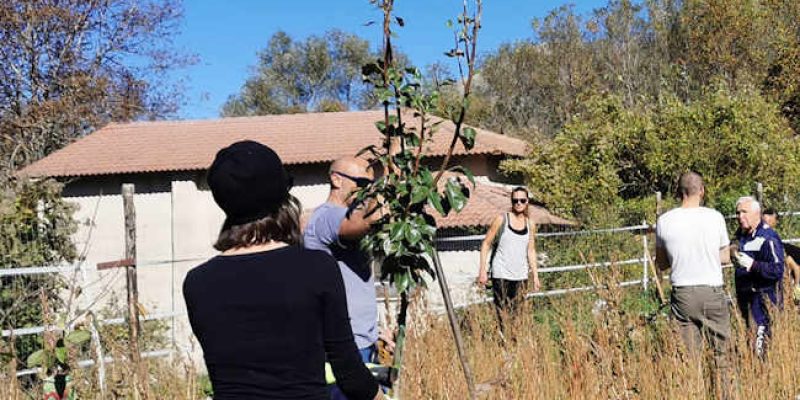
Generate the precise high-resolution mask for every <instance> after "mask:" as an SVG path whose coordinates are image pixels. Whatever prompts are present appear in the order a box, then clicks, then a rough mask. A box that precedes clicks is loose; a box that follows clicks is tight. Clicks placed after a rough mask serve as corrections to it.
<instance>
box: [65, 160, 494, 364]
mask: <svg viewBox="0 0 800 400" xmlns="http://www.w3.org/2000/svg"><path fill="white" fill-rule="evenodd" d="M300 181H301V182H305V183H307V184H304V185H298V186H296V187H294V188H293V189H292V194H293V195H295V197H297V198H298V199H299V200H300V201H301V204H302V206H303V208H304V209H306V210H311V209H313V208H315V207H317V206H319V205H320V204H322V203H323V202H324V201H325V199H326V198H327V195H328V185H327V184H325V183H315V182H314V179H312V177H302V176H301V179H300ZM317 181H318V176H317ZM123 182H133V183H134V184H135V185H136V194H135V195H134V205H135V208H136V230H137V252H136V257H137V262H138V269H137V271H138V288H139V299H140V302H141V303H142V305H143V306H144V308H145V310H146V311H147V312H148V313H149V314H151V315H152V314H162V313H172V312H175V313H181V314H183V313H185V304H184V301H183V293H182V290H181V289H182V283H183V279H184V277H185V276H186V273H187V272H188V271H189V270H190V269H192V268H194V267H195V266H197V265H198V264H200V263H202V262H203V261H204V260H206V259H208V258H210V257H212V256H213V255H214V254H216V251H215V250H214V249H213V248H212V244H213V242H214V240H215V239H216V236H217V234H218V232H219V229H220V227H221V225H222V222H223V219H224V215H223V213H222V211H221V210H219V208H218V207H217V206H216V204H215V203H214V201H213V198H212V196H211V193H210V191H208V190H207V188H204V187H203V186H202V185H203V184H202V180H201V179H199V177H198V176H192V175H179V176H177V177H175V176H172V177H171V176H169V175H167V174H164V175H159V176H157V177H152V176H151V177H148V178H146V179H144V178H137V177H136V176H134V177H130V178H125V177H121V178H114V179H105V180H102V179H98V180H91V179H87V180H84V181H83V182H78V183H77V184H73V187H72V189H71V190H67V191H65V197H67V199H68V200H69V201H71V202H73V203H75V204H77V205H78V207H79V208H78V210H77V212H76V215H75V216H76V219H78V220H79V221H81V222H82V224H81V226H80V229H79V231H78V232H77V233H76V234H75V241H76V243H77V244H78V248H79V250H81V251H82V253H83V255H84V266H85V267H87V268H85V269H84V271H85V273H84V275H83V276H82V281H81V286H82V287H83V289H84V295H83V296H82V299H83V305H84V306H87V305H89V304H90V303H92V302H95V301H96V300H97V298H98V297H99V298H101V301H99V302H96V304H94V306H93V307H94V308H95V309H96V310H99V309H101V308H103V307H106V306H107V305H108V302H109V301H110V300H111V299H112V298H113V297H114V296H115V295H116V298H117V305H118V306H120V307H124V305H125V273H124V270H123V269H116V270H107V271H102V272H98V271H96V268H95V266H96V264H97V263H100V262H106V261H114V260H119V259H122V258H123V256H124V217H123V206H122V196H121V195H120V194H119V191H120V189H119V188H120V186H121V184H122V183H123ZM296 182H297V179H296ZM101 193H106V194H101ZM87 221H93V223H87ZM440 257H441V260H442V263H443V266H444V268H445V273H446V275H447V280H448V283H449V286H450V288H451V292H452V295H453V300H454V302H455V303H456V304H461V303H464V302H465V301H467V299H468V298H469V297H470V296H474V292H473V285H472V283H473V282H474V280H475V276H476V274H477V267H478V257H479V252H477V251H471V252H443V253H441V254H440ZM209 295H210V296H213V295H214V294H213V293H209ZM428 298H429V301H430V306H431V307H432V308H433V309H434V310H436V309H441V308H442V300H441V294H440V290H439V287H438V283H436V282H431V283H430V292H429V295H428ZM119 315H120V316H121V315H122V314H121V313H120V314H119ZM174 326H175V329H174V331H173V334H174V335H175V340H176V344H177V345H178V346H179V347H181V348H183V349H185V350H188V351H189V352H190V354H192V356H193V358H194V359H195V360H196V361H200V360H201V358H200V356H201V353H200V349H199V346H196V344H193V343H192V341H193V337H192V334H191V329H190V328H189V325H188V320H187V318H186V317H185V315H182V316H180V317H177V318H176V319H175V324H174Z"/></svg>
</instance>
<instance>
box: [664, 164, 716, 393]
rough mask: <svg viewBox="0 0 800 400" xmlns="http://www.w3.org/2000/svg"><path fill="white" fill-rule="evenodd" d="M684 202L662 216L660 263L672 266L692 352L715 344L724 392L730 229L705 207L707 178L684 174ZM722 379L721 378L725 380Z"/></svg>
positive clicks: (675, 299)
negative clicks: (724, 269) (725, 273)
mask: <svg viewBox="0 0 800 400" xmlns="http://www.w3.org/2000/svg"><path fill="white" fill-rule="evenodd" d="M679 193H680V197H681V206H680V207H678V208H675V209H672V210H670V211H668V212H666V213H664V214H663V215H661V216H660V217H659V218H658V222H657V224H656V264H657V265H658V267H659V268H660V269H670V268H671V269H672V272H671V273H670V280H671V281H672V313H673V316H674V317H675V320H676V321H677V323H678V326H679V328H680V332H681V337H682V339H683V342H684V344H685V345H686V347H687V349H688V350H689V352H690V353H691V354H694V355H699V354H701V351H700V350H701V349H702V346H703V341H704V339H705V340H707V341H709V342H710V344H711V345H712V346H713V348H714V361H715V364H716V374H715V376H716V378H715V384H716V387H717V388H719V389H720V390H722V391H723V393H725V392H726V391H727V389H726V388H727V384H726V380H725V381H723V382H720V379H725V378H724V377H723V376H722V375H723V374H726V371H725V370H726V369H727V366H728V363H727V341H728V338H729V337H730V310H729V307H728V298H727V296H726V295H725V292H724V291H723V288H722V284H723V281H722V264H723V263H728V262H730V252H729V249H728V246H729V245H730V240H729V238H728V230H727V228H726V226H725V219H724V218H723V217H722V214H720V213H719V212H718V211H716V210H713V209H710V208H706V207H702V206H701V204H702V201H703V197H704V195H705V187H704V185H703V178H702V177H701V176H700V175H698V174H697V173H694V172H688V173H685V174H683V175H682V176H681V178H680V182H679ZM720 383H722V384H721V385H720Z"/></svg>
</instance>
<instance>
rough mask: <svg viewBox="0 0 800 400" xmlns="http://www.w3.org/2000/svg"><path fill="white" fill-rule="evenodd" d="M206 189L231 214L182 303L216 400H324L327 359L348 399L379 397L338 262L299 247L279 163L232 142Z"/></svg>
mask: <svg viewBox="0 0 800 400" xmlns="http://www.w3.org/2000/svg"><path fill="white" fill-rule="evenodd" d="M208 185H209V187H210V188H211V192H212V194H213V196H214V200H215V201H216V202H217V204H218V205H219V206H220V208H222V210H223V211H224V212H225V215H226V219H225V223H224V224H223V227H222V230H221V232H220V234H219V238H218V239H217V242H216V243H215V245H214V247H215V248H216V249H217V250H220V251H221V252H222V253H221V254H220V255H218V256H216V257H214V258H212V259H210V260H208V261H207V262H206V263H204V264H202V265H200V266H198V267H196V268H194V269H192V270H191V271H190V272H189V273H188V274H187V276H186V279H185V281H184V283H183V296H184V299H185V300H186V309H187V312H188V314H189V322H190V323H191V326H192V331H193V332H194V334H195V336H196V337H197V339H198V341H199V342H200V345H201V346H202V348H203V353H204V358H205V361H206V366H207V367H208V373H209V376H210V378H211V383H212V386H213V390H214V398H215V399H217V400H223V399H327V398H328V397H329V394H328V389H327V388H326V386H325V379H324V368H323V367H324V364H325V361H326V360H327V361H328V362H329V363H330V364H331V366H332V368H333V371H334V374H335V375H336V378H337V384H338V385H339V387H340V388H342V389H343V391H345V393H346V395H347V396H348V398H349V399H355V400H358V399H373V398H375V399H380V398H382V394H381V393H380V392H379V391H378V385H377V383H376V382H375V380H374V379H373V377H372V375H371V374H370V372H369V370H367V368H366V367H365V366H364V364H363V363H362V362H361V358H360V356H359V354H358V351H357V349H356V347H355V344H354V343H355V342H354V341H353V334H352V332H351V330H350V323H349V317H348V314H347V305H346V301H345V292H344V284H343V283H342V277H341V274H340V273H339V268H338V266H337V265H336V262H335V261H334V260H333V258H331V257H330V256H329V255H328V254H326V253H324V252H322V251H315V250H307V249H304V248H303V246H302V245H301V243H300V237H301V235H300V222H299V219H300V205H299V202H298V201H297V199H295V198H294V197H293V196H292V195H290V194H289V189H290V188H291V186H292V180H291V178H290V177H289V176H288V175H287V174H286V171H285V169H284V168H283V164H282V163H281V160H280V158H279V157H278V155H277V154H275V152H274V151H272V149H270V148H268V147H267V146H264V145H262V144H259V143H256V142H252V141H243V142H237V143H234V144H232V145H231V146H229V147H226V148H224V149H222V150H220V151H219V153H217V156H216V158H215V159H214V163H213V164H212V165H211V167H210V168H209V171H208Z"/></svg>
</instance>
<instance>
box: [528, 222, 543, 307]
mask: <svg viewBox="0 0 800 400" xmlns="http://www.w3.org/2000/svg"><path fill="white" fill-rule="evenodd" d="M530 226H531V232H530V239H529V240H528V270H529V273H530V276H531V278H532V279H533V291H534V292H538V291H539V289H541V287H542V285H541V283H540V282H539V259H538V258H537V256H536V224H535V223H533V222H532V223H531V224H530Z"/></svg>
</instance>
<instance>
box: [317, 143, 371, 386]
mask: <svg viewBox="0 0 800 400" xmlns="http://www.w3.org/2000/svg"><path fill="white" fill-rule="evenodd" d="M329 178H330V194H329V195H328V200H327V202H325V204H323V205H321V206H319V207H318V208H317V209H316V210H314V213H313V214H312V215H311V217H310V218H309V220H308V224H307V225H306V228H305V231H304V233H303V240H304V244H305V247H306V248H309V249H313V250H322V251H325V252H326V253H328V254H331V255H332V256H333V257H334V258H335V259H336V261H337V262H338V264H339V269H340V271H341V273H342V278H343V280H344V286H345V293H346V295H347V312H348V314H349V316H350V327H351V328H352V330H353V337H355V341H356V346H357V347H358V349H359V352H360V353H361V357H362V359H363V360H364V362H373V361H374V358H375V354H376V348H375V343H376V342H377V341H378V333H379V332H378V306H377V302H376V299H375V280H374V278H373V275H372V269H371V267H370V260H369V258H368V256H367V254H366V253H365V252H363V251H362V250H361V249H360V248H359V245H358V243H359V241H360V240H361V238H362V237H364V235H366V234H367V232H369V229H370V225H371V224H372V222H374V221H376V220H377V219H379V218H380V216H381V213H380V212H369V211H367V210H372V208H373V205H372V204H355V193H356V191H358V189H359V188H363V187H366V186H368V185H369V184H370V183H372V181H373V179H374V175H373V171H372V169H371V168H370V165H369V163H368V162H367V161H366V160H364V159H360V158H354V157H346V158H342V159H339V160H336V161H334V162H333V163H332V164H331V167H330V174H329ZM331 398H332V399H344V398H345V397H344V395H342V394H341V392H340V391H339V389H338V388H336V387H332V388H331Z"/></svg>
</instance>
